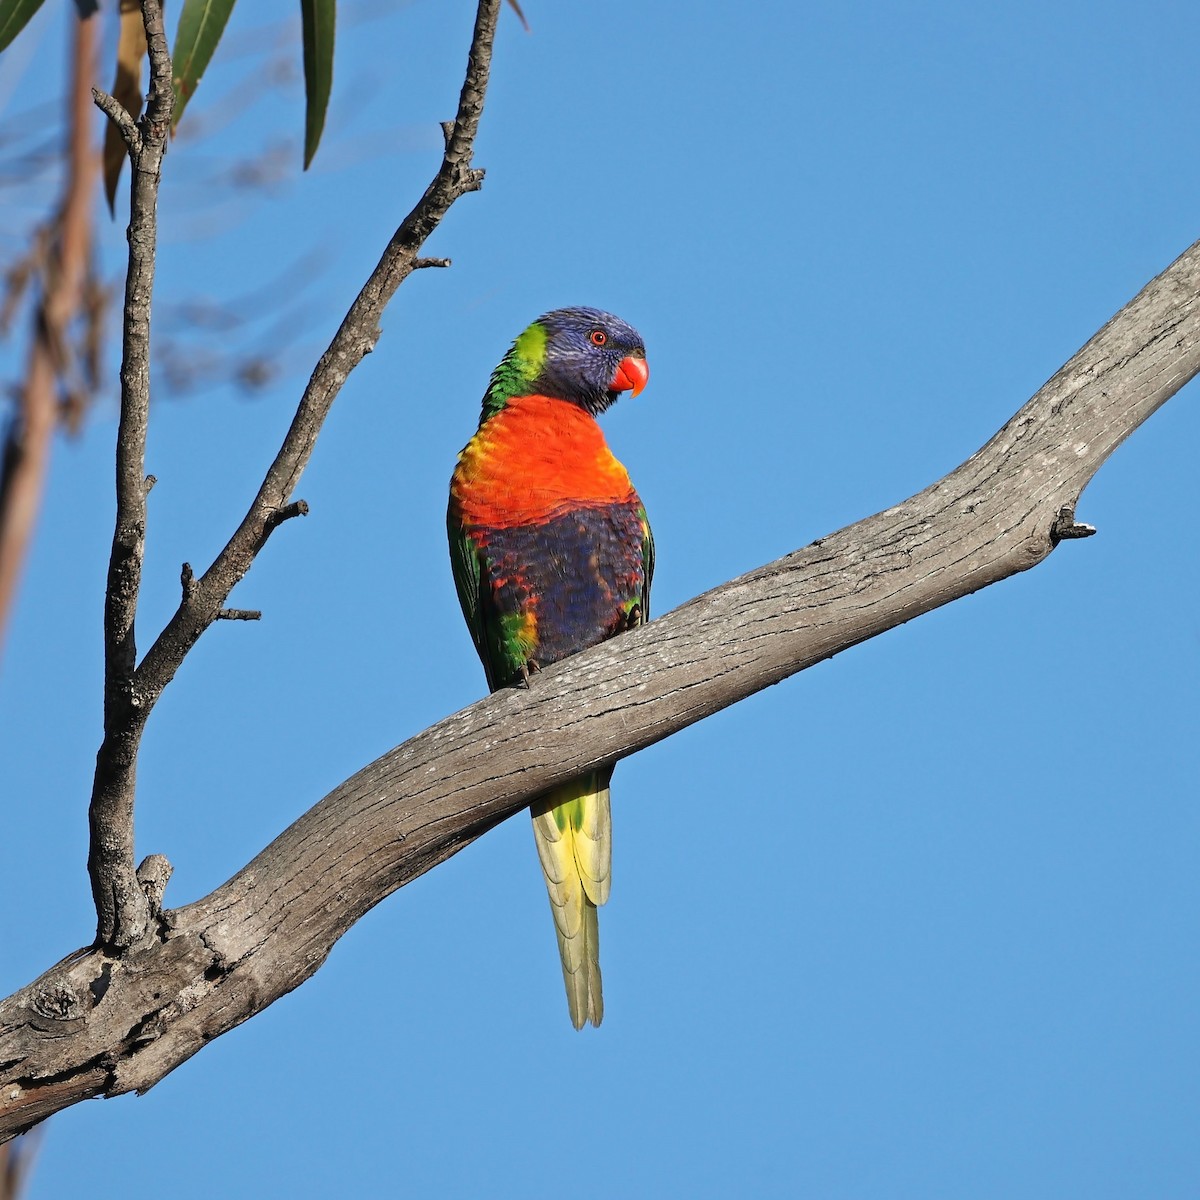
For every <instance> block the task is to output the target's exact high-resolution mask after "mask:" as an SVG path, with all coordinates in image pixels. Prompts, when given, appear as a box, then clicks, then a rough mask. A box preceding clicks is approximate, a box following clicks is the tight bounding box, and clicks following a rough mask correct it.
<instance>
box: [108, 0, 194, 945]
mask: <svg viewBox="0 0 1200 1200" xmlns="http://www.w3.org/2000/svg"><path fill="white" fill-rule="evenodd" d="M142 17H143V20H144V22H145V26H146V41H147V44H148V48H149V58H150V98H149V101H148V103H147V105H146V113H145V116H144V117H143V118H142V120H141V122H140V126H139V127H134V125H133V120H132V118H131V117H130V116H129V114H128V113H127V112H125V110H124V109H123V108H122V107H121V106H120V105H119V104H117V102H116V101H115V100H113V99H112V97H111V96H106V95H105V94H104V93H102V92H98V93H95V95H96V103H97V104H98V105H99V106H100V107H101V108H102V109H104V111H105V112H106V113H108V115H109V117H110V118H111V119H113V120H114V121H116V123H117V126H118V128H120V129H121V132H122V135H123V136H124V138H125V144H126V147H127V148H128V150H129V159H130V166H131V172H130V174H131V183H130V219H129V231H128V236H129V266H128V270H127V273H126V276H125V307H124V325H123V329H122V344H121V417H120V422H119V425H118V427H117V517H116V525H115V528H114V530H113V542H112V551H111V554H110V556H109V562H108V586H107V591H106V593H105V600H104V740H103V742H102V743H101V746H100V751H99V753H98V754H97V755H96V774H95V778H94V781H93V784H92V800H91V807H90V810H89V824H90V827H91V829H90V832H91V842H90V848H89V851H88V872H89V874H90V875H91V880H92V896H93V898H94V899H95V903H96V921H97V930H96V936H97V939H98V940H100V941H103V942H105V943H109V944H113V945H123V946H124V945H129V944H131V943H132V942H135V941H137V940H138V939H139V938H141V937H142V936H143V935H144V934H145V932H146V929H147V926H148V923H149V919H150V910H149V907H148V905H147V903H146V897H145V895H144V894H143V893H142V890H141V888H140V887H139V886H138V882H137V877H136V875H135V874H134V869H133V799H134V790H135V786H136V780H135V768H136V765H137V751H138V743H139V742H140V741H141V736H142V730H143V729H144V727H145V723H146V716H147V713H148V706H147V705H146V704H145V702H144V697H143V696H142V695H140V693H139V689H138V686H137V680H136V667H137V641H136V636H135V624H136V619H137V604H138V591H139V589H140V588H141V581H142V553H143V550H144V547H145V540H146V496H147V494H148V493H149V488H148V487H147V476H146V427H147V422H148V418H149V414H150V301H151V295H152V293H153V290H154V262H155V252H156V242H157V238H158V215H157V208H158V184H159V179H160V177H161V173H162V159H163V154H164V152H165V150H166V143H167V131H168V127H169V123H170V119H171V108H172V106H173V105H174V102H175V97H174V90H173V86H172V82H171V57H170V54H169V53H168V52H167V39H166V35H165V33H164V32H163V18H162V5H161V3H160V0H143V3H142Z"/></svg>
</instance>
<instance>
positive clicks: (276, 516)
mask: <svg viewBox="0 0 1200 1200" xmlns="http://www.w3.org/2000/svg"><path fill="white" fill-rule="evenodd" d="M307 516H308V501H307V500H294V501H292V503H291V504H285V505H284V506H283V507H282V508H277V509H276V510H275V511H274V512H273V513H272V514H271V515H270V516H269V517H268V518H267V528H268V529H278V528H279V526H280V525H282V524H283V523H284V521H290V520H291V519H292V518H293V517H307Z"/></svg>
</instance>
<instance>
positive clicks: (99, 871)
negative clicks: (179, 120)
mask: <svg viewBox="0 0 1200 1200" xmlns="http://www.w3.org/2000/svg"><path fill="white" fill-rule="evenodd" d="M500 4H501V0H479V6H478V10H477V13H476V19H475V28H474V33H473V36H472V42H471V49H470V52H469V55H468V61H467V70H466V76H465V78H464V81H463V86H462V91H461V94H460V97H459V104H458V112H457V115H456V116H455V119H454V121H453V122H452V123H450V124H449V132H448V134H447V139H446V150H445V153H444V155H443V158H442V162H441V165H440V167H439V168H438V171H437V174H436V175H435V176H434V178H433V180H432V181H431V183H430V184H429V186H428V187H427V188H426V190H425V194H424V195H423V196H422V197H421V199H420V201H419V202H418V203H417V205H416V207H415V208H413V210H412V211H411V212H410V213H409V214H408V216H407V217H405V218H404V220H403V221H402V222H401V224H400V227H399V228H398V229H397V230H396V232H395V234H394V235H393V236H392V239H391V241H390V242H389V243H388V246H387V249H386V250H385V251H384V253H383V257H382V258H381V259H380V261H379V263H378V265H377V266H376V268H375V270H374V271H373V272H372V273H371V276H370V278H369V279H368V280H367V282H366V284H365V285H364V286H363V289H362V291H361V292H360V293H359V295H358V297H357V299H356V300H355V301H354V303H353V304H352V305H351V307H350V310H349V312H348V313H347V314H346V317H345V319H344V320H343V321H342V325H341V327H340V328H339V329H338V331H337V333H336V334H335V335H334V338H333V341H332V342H331V343H330V345H329V348H328V349H327V350H326V351H325V353H324V354H323V355H322V356H321V359H320V361H319V362H318V363H317V366H316V368H315V370H314V371H313V374H312V377H311V378H310V379H309V382H308V386H307V387H306V388H305V390H304V394H303V396H302V397H301V399H300V404H299V407H298V408H297V410H296V415H295V417H294V418H293V420H292V424H291V427H290V429H289V430H288V433H287V435H286V437H285V438H284V442H283V445H282V446H281V447H280V450H279V452H278V454H277V455H276V457H275V461H274V462H273V463H272V464H271V466H270V468H269V470H268V471H267V475H266V478H265V479H264V480H263V483H262V486H261V487H260V488H259V491H258V495H257V496H256V497H255V499H254V501H253V503H252V504H251V506H250V510H249V511H248V512H247V514H246V516H245V517H244V518H243V520H242V522H241V524H240V525H239V527H238V528H237V530H236V531H235V532H234V534H233V536H232V537H231V538H230V540H229V542H228V543H227V544H226V546H225V548H224V549H223V550H222V551H221V553H220V554H219V555H218V556H217V558H216V560H215V561H214V562H213V564H212V565H211V566H210V567H209V568H208V570H207V571H205V572H204V574H203V575H202V576H200V577H199V578H198V579H192V578H187V579H185V580H184V587H183V592H184V594H183V598H182V600H181V602H180V605H179V608H178V609H177V610H176V612H175V615H174V616H173V617H172V618H171V620H170V621H169V622H168V624H167V626H166V628H165V629H164V630H163V631H162V633H161V634H160V635H159V637H158V639H157V640H156V641H155V643H154V644H153V646H151V648H150V650H149V651H148V652H147V654H146V656H145V658H144V659H143V660H142V662H141V664H140V665H136V666H135V649H134V637H133V618H134V612H135V609H136V603H137V591H138V583H139V580H140V572H141V561H142V546H143V539H144V536H145V495H144V493H142V494H141V495H140V496H139V497H137V498H136V499H135V497H133V496H132V494H128V493H127V490H126V487H125V482H124V481H126V477H127V476H128V478H130V479H131V478H132V476H133V472H134V469H135V463H136V473H137V476H138V478H139V479H140V478H141V473H142V470H143V466H142V462H143V458H144V451H145V416H146V402H147V399H148V395H149V377H148V357H147V346H146V345H144V344H143V343H142V342H141V341H140V340H138V338H140V337H141V335H142V334H144V333H146V332H148V324H147V321H146V318H148V313H149V307H148V306H149V284H150V282H152V279H153V259H152V250H153V236H152V235H153V212H154V206H153V200H154V195H155V193H156V190H157V179H158V169H159V164H160V163H161V157H162V143H161V137H160V134H161V135H162V136H165V129H166V123H165V120H163V119H162V113H163V109H162V106H161V96H162V92H161V87H160V88H159V90H158V91H156V86H159V85H156V82H155V81H156V80H161V78H162V76H161V74H160V73H161V72H163V71H165V73H166V74H165V79H166V82H167V86H168V87H169V85H170V60H169V56H168V55H167V50H166V41H165V39H164V38H163V36H162V19H161V8H160V5H159V0H144V12H145V13H146V31H147V40H148V43H149V47H150V61H151V93H150V100H149V103H148V104H147V110H146V117H145V118H144V119H143V121H142V140H143V143H144V145H143V149H142V152H141V155H140V157H139V159H138V160H137V161H136V162H135V164H134V166H135V170H134V172H133V175H134V188H133V193H134V194H133V201H132V203H133V213H134V222H133V224H131V226H130V289H131V290H127V292H126V332H127V340H126V354H125V363H124V365H123V368H122V425H121V431H122V432H120V433H119V434H118V461H119V464H123V465H119V467H118V477H119V483H118V495H119V497H121V499H119V502H118V522H117V525H118V532H117V536H116V537H115V538H114V542H113V559H112V563H113V566H112V567H111V568H110V575H109V618H108V620H107V622H106V630H107V632H106V645H107V658H108V660H109V662H110V663H111V664H112V669H111V672H110V675H109V677H108V680H109V682H108V683H107V684H106V689H105V712H106V718H105V736H104V742H103V745H102V746H101V750H100V754H99V756H98V758H97V768H96V784H95V786H94V789H93V796H92V810H91V811H92V851H91V855H90V856H89V870H90V871H91V876H92V892H93V896H94V897H95V901H96V912H97V918H98V921H97V940H98V941H99V942H100V943H101V944H103V945H105V946H107V947H109V948H110V949H115V950H121V949H124V948H126V947H129V946H131V945H133V944H134V943H135V942H136V941H138V940H139V939H140V938H142V937H143V936H145V934H146V932H147V929H148V922H149V912H148V909H147V907H146V903H145V897H144V896H143V895H142V893H141V891H140V889H138V887H137V881H136V879H135V877H134V873H133V802H134V775H135V765H136V759H137V752H138V746H139V743H140V740H141V735H142V731H143V729H144V728H145V723H146V720H147V718H148V716H149V714H150V711H151V710H152V709H153V707H154V704H155V703H156V702H157V700H158V697H159V696H160V695H161V694H162V691H163V689H164V688H165V687H166V685H167V684H168V683H169V682H170V681H171V679H172V678H174V675H175V672H176V671H177V670H178V669H179V666H180V664H181V663H182V661H183V659H184V656H185V655H186V654H187V653H188V651H189V650H190V649H191V647H192V646H193V645H195V643H196V640H197V639H198V638H199V637H200V635H201V634H202V633H203V632H204V630H205V629H207V628H208V627H209V626H210V625H211V624H212V623H213V622H214V621H218V620H248V619H255V618H252V617H250V616H249V615H248V614H247V610H237V609H226V608H225V601H226V600H227V599H228V597H229V593H230V592H231V591H232V590H233V588H234V586H235V585H236V584H237V582H238V581H239V580H240V579H242V577H243V576H244V575H245V574H246V572H247V571H248V570H249V569H250V567H251V565H252V563H253V562H254V559H255V557H256V556H257V555H258V553H259V551H260V550H261V549H262V548H263V546H265V545H266V543H267V539H268V538H269V537H270V535H271V533H272V532H273V531H274V530H275V529H276V528H277V527H278V526H279V525H280V524H281V523H282V522H283V521H285V520H287V519H288V518H290V517H293V516H298V515H302V514H303V513H304V512H306V511H307V505H305V503H304V501H302V500H298V501H295V502H291V501H290V499H289V498H290V496H291V494H292V492H293V490H294V489H295V487H296V484H297V482H298V480H299V478H300V475H301V473H302V472H303V470H304V468H305V466H306V465H307V463H308V460H309V458H310V457H311V455H312V451H313V448H314V446H315V444H316V440H317V436H318V434H319V433H320V431H321V427H322V425H323V423H324V421H325V418H326V416H327V415H328V413H329V410H330V408H331V407H332V405H333V402H334V400H335V399H336V397H337V395H338V393H339V392H340V391H341V388H342V385H343V384H344V383H345V381H346V378H347V377H348V376H349V374H350V372H351V371H352V370H353V369H354V368H355V367H356V366H357V365H358V364H359V363H360V362H361V361H362V359H363V358H364V357H365V356H366V355H367V354H369V353H370V352H371V350H372V349H374V346H375V343H376V341H377V340H378V338H379V321H380V318H381V317H382V315H383V310H384V308H385V307H386V306H387V303H388V301H389V300H390V299H391V298H392V296H393V295H395V293H396V289H397V288H398V287H399V286H400V284H401V283H403V282H404V280H405V279H406V278H407V277H408V276H409V275H410V274H411V273H412V271H413V270H414V269H415V264H416V261H417V253H418V251H419V250H420V248H421V246H422V245H423V244H424V242H425V240H426V239H427V238H428V237H429V235H430V234H431V233H432V232H433V230H434V229H436V228H437V226H438V224H439V222H440V221H441V219H442V218H443V217H444V216H445V215H446V213H447V212H448V211H449V208H450V206H451V205H452V204H453V203H454V201H455V200H457V199H458V198H459V197H460V196H462V195H465V194H466V193H467V192H469V191H473V190H475V189H476V188H478V187H479V186H480V184H481V182H482V180H483V172H482V171H479V170H476V169H474V168H472V167H471V165H470V162H471V155H472V151H473V147H474V141H475V135H476V132H477V131H478V128H479V118H480V115H481V113H482V111H483V102H484V96H485V93H486V90H487V81H488V72H489V68H490V64H491V56H492V43H493V39H494V35H495V28H496V19H497V16H498V14H499V9H500ZM156 103H157V107H156ZM166 114H167V116H169V114H170V105H169V103H168V104H167V107H166ZM152 143H153V150H152V148H151V145H152ZM139 164H149V165H148V166H146V165H143V166H142V169H139ZM143 176H145V178H143ZM139 214H140V216H139ZM139 219H145V220H146V221H148V222H149V224H147V225H146V226H145V232H146V233H148V234H149V235H150V236H149V240H148V241H146V240H143V239H141V238H135V230H138V231H141V229H142V227H141V226H139V224H138V222H139ZM135 242H137V245H136V247H135ZM147 249H148V250H150V252H151V258H150V262H149V266H148V268H147V267H146V264H145V263H144V261H143V259H142V257H141V256H142V255H143V253H144V252H145V251H146V250H147ZM135 256H136V259H137V269H138V270H139V271H144V270H146V269H148V270H149V274H146V275H144V277H143V284H144V287H142V288H138V289H136V290H134V285H133V280H134V277H135ZM135 331H136V332H137V334H138V337H133V336H132V334H133V333H134V332H135ZM127 375H128V386H127V379H126V377H127ZM189 570H190V568H189Z"/></svg>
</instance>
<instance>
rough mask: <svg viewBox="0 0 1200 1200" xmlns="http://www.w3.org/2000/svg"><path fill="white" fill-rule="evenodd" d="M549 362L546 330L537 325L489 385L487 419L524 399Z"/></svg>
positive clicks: (517, 344) (485, 407)
mask: <svg viewBox="0 0 1200 1200" xmlns="http://www.w3.org/2000/svg"><path fill="white" fill-rule="evenodd" d="M545 361H546V330H545V329H544V328H543V326H541V325H539V324H538V322H537V321H534V323H533V324H532V325H530V326H529V328H528V329H526V330H525V332H524V333H523V334H521V336H520V337H519V338H517V340H516V341H515V342H513V344H512V345H511V346H510V347H509V350H508V353H507V354H506V355H505V356H504V357H503V358H502V359H501V360H500V362H499V364H498V365H497V367H496V369H495V370H494V371H493V372H492V377H491V379H490V380H489V381H488V387H487V391H486V392H485V393H484V395H483V419H484V420H485V421H486V420H487V419H488V417H493V416H495V415H496V413H498V412H499V411H500V410H501V409H502V408H503V407H504V406H505V405H506V404H507V403H508V402H509V401H510V400H511V399H512V398H513V397H514V396H524V395H526V394H527V393H528V392H529V387H530V385H531V384H532V383H533V381H534V380H535V379H536V378H537V377H538V375H539V374H540V372H541V369H542V366H543V364H544V363H545Z"/></svg>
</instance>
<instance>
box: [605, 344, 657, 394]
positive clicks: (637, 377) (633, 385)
mask: <svg viewBox="0 0 1200 1200" xmlns="http://www.w3.org/2000/svg"><path fill="white" fill-rule="evenodd" d="M649 378H650V368H649V367H648V366H646V360H645V359H644V358H634V357H633V355H632V354H631V355H630V356H629V357H628V358H623V359H621V361H620V362H619V363H618V364H617V373H616V374H615V375H614V376H613V377H612V383H610V384H609V385H608V388H609V391H612V392H629V391H632V392H633V394H634V395H635V396H636V395H637V394H638V392H640V391H641V390H642V388H644V387H645V386H646V380H647V379H649Z"/></svg>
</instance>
